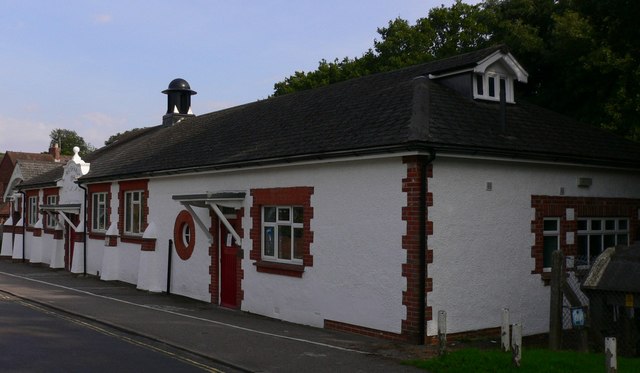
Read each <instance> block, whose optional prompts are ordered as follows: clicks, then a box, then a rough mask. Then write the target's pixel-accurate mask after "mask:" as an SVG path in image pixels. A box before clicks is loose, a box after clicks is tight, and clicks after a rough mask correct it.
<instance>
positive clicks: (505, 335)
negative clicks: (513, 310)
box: [500, 308, 510, 351]
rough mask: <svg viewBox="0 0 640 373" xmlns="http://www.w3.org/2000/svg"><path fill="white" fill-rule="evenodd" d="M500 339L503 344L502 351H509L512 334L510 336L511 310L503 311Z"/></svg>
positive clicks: (505, 309)
mask: <svg viewBox="0 0 640 373" xmlns="http://www.w3.org/2000/svg"><path fill="white" fill-rule="evenodd" d="M500 337H501V338H500V339H501V342H502V351H509V344H510V341H509V337H510V334H509V309H508V308H503V309H502V328H501V334H500Z"/></svg>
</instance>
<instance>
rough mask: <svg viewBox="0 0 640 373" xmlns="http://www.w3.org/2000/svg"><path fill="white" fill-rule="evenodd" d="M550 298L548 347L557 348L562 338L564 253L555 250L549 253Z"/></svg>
mask: <svg viewBox="0 0 640 373" xmlns="http://www.w3.org/2000/svg"><path fill="white" fill-rule="evenodd" d="M551 259H552V263H553V264H552V266H551V290H550V293H551V299H550V302H549V303H550V307H549V308H550V309H549V349H551V350H559V349H560V347H561V345H562V344H561V338H562V298H563V294H562V283H563V282H564V255H562V251H560V250H556V251H554V252H553V253H552V254H551Z"/></svg>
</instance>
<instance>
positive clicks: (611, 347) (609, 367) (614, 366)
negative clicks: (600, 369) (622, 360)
mask: <svg viewBox="0 0 640 373" xmlns="http://www.w3.org/2000/svg"><path fill="white" fill-rule="evenodd" d="M616 348H617V347H616V338H615V337H607V338H605V339H604V356H605V361H606V372H607V373H615V372H617V371H618V358H617V357H616Z"/></svg>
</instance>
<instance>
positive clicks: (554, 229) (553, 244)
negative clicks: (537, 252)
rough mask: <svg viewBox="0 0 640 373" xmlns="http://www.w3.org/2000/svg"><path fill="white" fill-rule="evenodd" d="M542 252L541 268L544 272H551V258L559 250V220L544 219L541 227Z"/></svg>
mask: <svg viewBox="0 0 640 373" xmlns="http://www.w3.org/2000/svg"><path fill="white" fill-rule="evenodd" d="M542 236H543V252H542V266H543V271H544V272H550V271H551V264H552V262H551V256H552V254H553V252H554V251H556V250H558V249H559V248H560V219H558V218H545V219H544V220H543V227H542Z"/></svg>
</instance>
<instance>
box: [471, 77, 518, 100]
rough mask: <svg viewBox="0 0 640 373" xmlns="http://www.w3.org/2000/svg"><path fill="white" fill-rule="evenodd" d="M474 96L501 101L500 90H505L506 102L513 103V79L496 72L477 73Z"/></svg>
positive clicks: (474, 81) (474, 82)
mask: <svg viewBox="0 0 640 373" xmlns="http://www.w3.org/2000/svg"><path fill="white" fill-rule="evenodd" d="M473 86H474V90H473V98H477V99H484V100H492V101H499V100H500V92H501V91H504V92H505V100H506V102H509V103H513V102H514V99H513V89H512V87H513V80H512V79H511V78H509V77H506V76H503V75H499V74H497V73H495V72H486V73H484V74H476V75H475V79H474V80H473Z"/></svg>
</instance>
